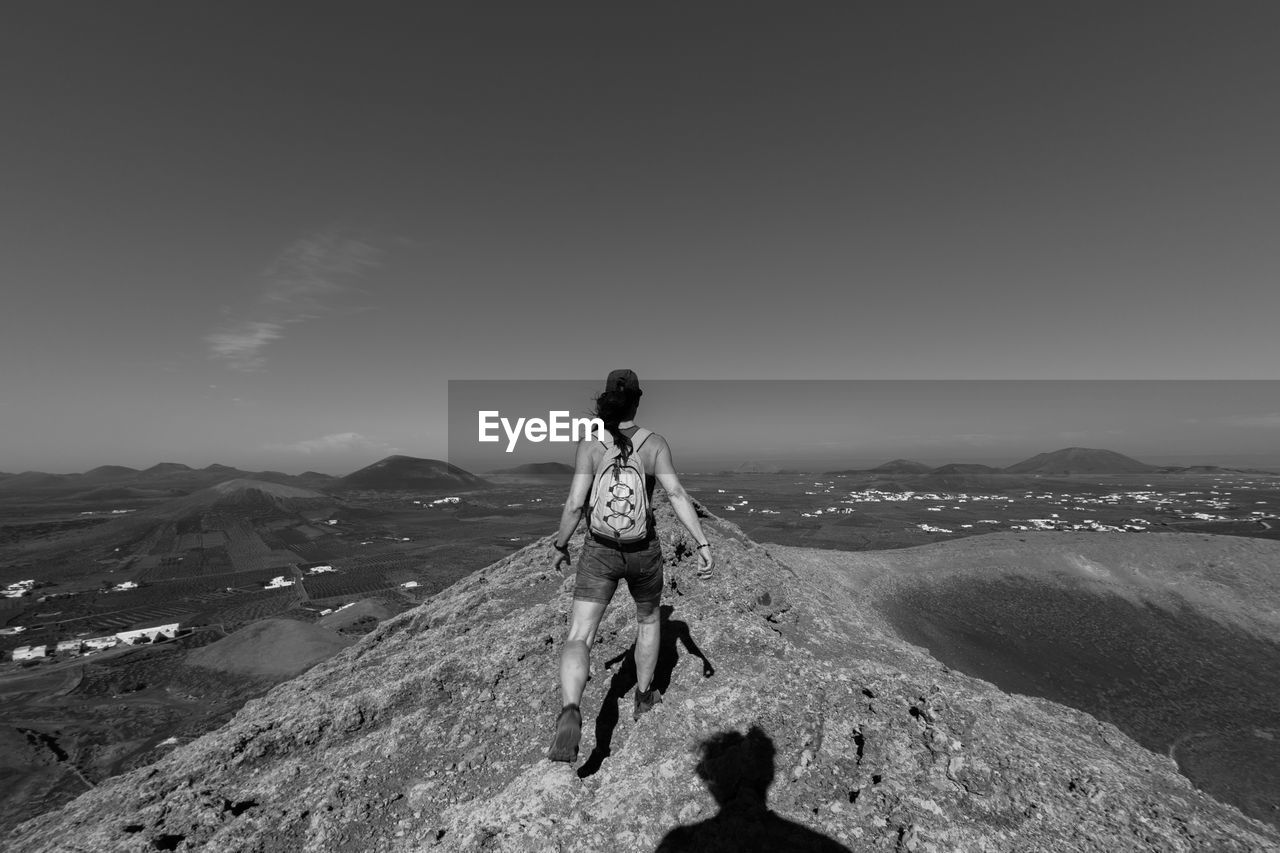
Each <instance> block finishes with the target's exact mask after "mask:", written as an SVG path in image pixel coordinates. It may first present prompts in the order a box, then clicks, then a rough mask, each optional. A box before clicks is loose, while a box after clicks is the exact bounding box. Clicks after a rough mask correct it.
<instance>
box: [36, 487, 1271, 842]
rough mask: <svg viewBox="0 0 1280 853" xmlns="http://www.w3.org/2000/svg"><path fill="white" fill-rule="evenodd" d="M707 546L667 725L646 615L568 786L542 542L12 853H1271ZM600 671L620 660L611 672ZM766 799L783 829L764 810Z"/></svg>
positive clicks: (607, 651) (676, 643)
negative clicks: (638, 645) (559, 739)
mask: <svg viewBox="0 0 1280 853" xmlns="http://www.w3.org/2000/svg"><path fill="white" fill-rule="evenodd" d="M706 525H707V530H708V533H709V535H710V536H711V538H712V541H713V542H714V544H715V547H716V549H717V552H718V555H719V558H720V570H719V573H718V576H717V577H716V578H715V579H713V580H711V581H706V582H700V581H698V580H697V579H696V578H695V577H694V575H693V571H692V569H691V564H692V562H693V561H692V558H691V557H688V556H687V552H686V551H685V549H684V548H683V547H682V541H683V540H682V539H681V537H682V533H681V532H680V531H679V530H678V529H677V527H676V525H674V523H673V521H672V518H671V515H670V511H669V509H668V508H667V507H666V506H663V507H661V508H660V528H661V532H662V536H663V538H664V540H665V548H666V549H667V554H668V559H669V563H668V588H667V591H666V593H665V601H666V603H667V604H668V605H670V606H672V608H673V610H672V611H670V612H669V614H668V618H667V624H666V625H665V628H664V637H665V638H666V639H667V641H668V643H667V645H666V647H665V648H664V651H663V656H662V659H661V660H660V662H659V681H658V683H659V686H665V688H666V689H665V701H664V702H663V704H661V705H659V706H658V707H657V708H656V709H655V710H654V711H653V712H652V713H650V714H648V715H646V716H644V717H642V718H641V719H640V721H639V722H632V720H631V716H630V713H629V711H630V698H629V695H628V693H627V691H628V689H629V687H630V684H631V678H632V677H633V676H632V674H631V670H630V668H629V667H628V666H627V661H626V660H625V657H624V656H625V653H626V651H627V649H628V646H629V645H630V642H631V637H632V632H631V626H630V608H629V606H628V604H627V598H626V594H625V592H623V593H619V597H618V598H617V599H615V605H614V607H612V608H610V613H609V615H608V616H607V617H606V620H605V623H604V625H603V626H602V629H601V634H600V637H599V645H598V646H597V649H596V652H595V654H594V655H593V672H594V674H595V677H594V678H593V680H592V682H591V683H590V684H589V685H588V688H587V694H586V697H585V699H584V713H585V733H584V740H583V749H582V761H581V762H580V763H579V764H578V765H577V767H576V768H571V767H569V766H566V765H559V764H551V763H549V762H547V761H546V760H545V759H544V758H543V755H544V753H545V750H546V746H547V743H548V741H549V736H550V733H551V726H552V721H553V719H554V716H555V713H556V710H557V707H558V700H557V692H558V691H557V674H556V673H557V670H556V666H557V653H558V648H559V640H560V638H561V634H562V632H563V629H564V625H565V616H566V613H567V611H568V606H569V601H570V597H571V589H572V579H571V577H570V576H565V577H562V576H561V575H560V574H559V573H558V572H555V571H553V570H552V569H551V565H552V558H553V552H552V550H551V548H550V537H548V538H547V539H545V540H542V541H541V542H539V543H536V544H534V545H531V546H529V547H528V548H525V549H523V550H522V551H519V552H517V553H515V554H513V555H511V556H510V557H508V558H506V559H503V560H501V561H499V562H498V563H495V564H494V565H492V566H490V567H488V568H486V569H483V570H481V571H479V572H477V573H475V574H473V575H471V576H469V577H467V578H466V579H464V580H463V581H460V582H459V583H457V584H455V585H454V586H453V587H451V588H450V589H448V590H446V591H445V592H443V593H441V594H440V595H438V596H437V597H436V598H434V599H433V600H432V601H430V602H428V603H427V604H424V605H423V606H422V607H419V608H418V609H416V610H413V611H410V612H408V613H404V614H401V615H400V616H398V617H396V618H395V619H392V620H390V621H389V622H387V623H385V624H383V625H382V626H380V627H379V629H377V630H376V631H374V632H373V633H372V634H370V635H368V636H367V637H365V638H364V639H363V640H361V641H360V642H359V643H358V644H356V645H355V646H352V647H350V648H348V649H346V650H344V651H342V652H340V653H339V654H337V655H336V656H334V657H333V658H331V659H329V660H328V661H326V662H324V663H321V664H319V665H317V666H315V667H314V668H312V669H311V670H309V671H308V672H306V673H305V674H303V675H302V676H300V677H299V678H297V679H296V680H294V681H292V682H289V683H286V684H283V685H281V686H279V687H278V688H276V689H275V690H273V691H272V692H271V693H270V694H268V695H267V696H265V697H263V698H261V699H258V700H255V701H253V702H251V703H249V704H248V705H246V706H245V707H244V709H243V710H242V711H241V712H240V714H239V715H238V716H237V717H236V718H235V719H234V720H233V721H232V722H231V723H230V724H228V725H227V726H226V727H224V728H223V729H221V730H219V731H216V732H213V733H211V734H209V735H207V736H205V737H203V738H201V739H199V740H197V741H195V742H193V743H191V744H189V745H187V746H184V747H181V748H179V749H177V750H176V751H175V752H173V753H172V754H171V755H170V756H168V757H167V758H165V759H163V760H162V761H160V762H158V763H157V764H155V765H153V766H152V767H150V768H146V769H143V770H140V771H136V772H133V773H130V774H128V775H125V776H122V777H118V778H116V779H113V780H110V781H109V782H107V783H105V784H103V785H101V786H100V787H98V788H97V789H95V790H93V791H90V792H88V793H86V794H85V795H84V796H82V797H81V798H80V799H78V800H76V801H75V802H73V803H71V804H70V805H68V806H67V807H66V808H64V809H62V810H61V811H59V812H56V813H51V814H47V815H43V816H41V817H40V818H37V819H36V820H33V821H31V822H29V823H27V824H24V825H23V826H22V827H20V828H19V831H18V832H17V834H16V835H15V836H14V837H13V838H12V839H11V842H10V844H11V846H12V847H14V848H15V849H20V850H32V851H55V850H56V851H60V852H61V851H102V850H138V851H141V850H150V849H157V848H159V849H196V848H199V849H210V850H237V851H239V850H260V851H275V850H299V849H302V850H316V851H320V850H324V851H330V850H351V851H356V850H406V851H407V850H482V849H483V850H564V851H598V850H618V851H652V850H655V849H663V850H676V849H699V850H714V849H726V850H753V849H756V850H759V849H815V850H816V849H823V850H840V849H850V850H859V851H862V850H885V851H890V850H894V851H898V850H901V851H938V853H941V851H950V850H983V851H1026V850H1050V849H1052V850H1068V851H1070V850H1081V851H1083V850H1090V851H1115V850H1206V851H1209V850H1213V851H1227V850H1273V849H1280V835H1277V834H1276V833H1275V831H1274V830H1273V829H1272V828H1270V827H1268V826H1265V825H1263V824H1261V823H1258V822H1256V821H1252V820H1250V819H1248V818H1246V817H1244V816H1243V815H1241V814H1240V813H1239V812H1238V811H1236V810H1235V809H1234V808H1231V807H1229V806H1226V805H1223V804H1221V803H1219V802H1217V801H1215V800H1213V799H1211V798H1210V797H1208V796H1207V795H1205V794H1203V793H1201V792H1200V791H1197V790H1196V789H1194V788H1193V787H1192V786H1191V785H1190V784H1189V783H1188V782H1187V781H1186V779H1184V778H1183V777H1182V776H1180V775H1178V773H1177V772H1176V769H1175V765H1174V763H1173V762H1172V761H1171V760H1170V759H1169V758H1167V757H1165V756H1161V755H1156V754H1153V753H1151V752H1149V751H1147V750H1145V749H1143V748H1142V747H1140V746H1139V745H1138V744H1137V743H1135V742H1134V741H1133V740H1131V739H1130V738H1129V737H1127V736H1126V735H1124V734H1123V733H1121V732H1120V731H1119V730H1118V729H1117V728H1116V727H1114V726H1112V725H1110V724H1107V723H1101V722H1099V721H1097V720H1096V719H1094V718H1093V717H1090V716H1088V715H1086V714H1083V713H1080V712H1078V711H1074V710H1071V709H1068V708H1065V707H1062V706H1060V705H1055V704H1053V703H1051V702H1048V701H1044V700H1040V699H1032V698H1026V697H1021V696H1010V695H1007V694H1005V693H1002V692H1000V691H999V690H997V689H996V688H994V687H993V686H992V685H990V684H988V683H986V682H983V681H979V680H977V679H974V678H970V677H967V676H964V675H961V674H959V673H957V672H954V671H951V670H949V669H947V668H946V667H944V666H942V665H940V664H939V663H938V662H936V661H935V660H933V659H932V658H930V657H928V656H927V655H926V654H924V653H923V652H922V651H921V650H920V649H919V648H917V647H915V646H911V645H909V644H907V643H905V642H903V641H902V640H900V639H898V637H897V636H896V635H895V634H894V633H893V631H892V630H891V629H890V628H889V627H888V626H887V625H886V623H885V622H883V621H882V620H880V619H879V618H878V617H876V616H875V614H874V613H873V612H872V609H871V607H870V606H869V605H868V603H867V600H866V599H865V598H862V597H860V595H859V593H858V590H857V589H856V588H852V589H850V588H844V587H842V586H841V585H840V584H838V583H836V582H835V580H834V576H833V575H832V574H831V573H830V572H817V571H813V570H801V571H795V570H793V569H791V568H789V567H787V566H786V565H783V564H782V563H780V562H778V561H777V560H776V559H774V558H772V557H771V556H770V555H769V553H768V551H766V550H765V549H764V548H762V547H761V546H759V545H757V544H755V543H752V542H751V541H749V540H747V539H746V538H745V537H744V536H743V535H742V534H741V532H740V531H738V530H737V529H736V528H735V527H734V526H733V525H731V524H728V523H726V522H723V521H720V520H718V519H713V520H708V521H707V522H706ZM695 650H696V653H695ZM610 659H618V661H619V662H617V663H615V664H613V666H612V668H611V669H609V670H606V669H604V664H605V662H606V661H609V660H610ZM704 659H705V660H704ZM619 697H621V701H619ZM619 712H620V713H619ZM619 717H620V718H621V719H620V720H619ZM708 741H711V743H712V746H711V748H710V750H709V752H708V754H707V755H706V760H703V761H701V763H700V761H699V758H700V753H699V746H700V744H703V743H706V742H708ZM699 768H701V770H700V771H699ZM699 772H701V775H702V776H703V777H705V778H706V779H707V784H704V782H703V780H702V779H700V778H699ZM770 779H772V787H771V788H769V789H768V806H769V808H770V809H772V811H768V810H766V809H765V808H764V804H763V803H762V802H761V800H760V797H759V793H760V789H761V787H762V786H763V785H767V784H768V782H769V780H770ZM708 785H710V786H711V788H712V789H713V790H714V795H713V791H712V790H709V789H708ZM717 796H718V798H719V800H720V801H722V802H723V808H722V809H720V810H719V811H717V809H718V801H717ZM681 827H683V828H681Z"/></svg>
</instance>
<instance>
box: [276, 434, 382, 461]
mask: <svg viewBox="0 0 1280 853" xmlns="http://www.w3.org/2000/svg"><path fill="white" fill-rule="evenodd" d="M264 449H265V450H270V451H284V452H286V453H301V454H303V455H306V456H311V455H316V454H323V453H350V452H353V451H376V452H378V453H398V452H399V448H397V447H392V446H391V445H389V444H387V443H386V442H385V441H381V440H379V439H376V438H371V437H369V436H365V435H361V434H360V433H358V432H334V433H330V434H329V435H322V436H320V437H319V438H307V439H303V440H301V441H295V442H291V443H289V444H269V445H267V446H266V447H265V448H264Z"/></svg>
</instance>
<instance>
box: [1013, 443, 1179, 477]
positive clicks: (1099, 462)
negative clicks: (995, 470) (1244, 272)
mask: <svg viewBox="0 0 1280 853" xmlns="http://www.w3.org/2000/svg"><path fill="white" fill-rule="evenodd" d="M1004 470H1005V473H1006V474H1041V475H1062V474H1142V473H1146V472H1149V471H1157V470H1159V469H1158V468H1157V467H1156V466H1155V465H1148V464H1146V463H1145V462H1139V461H1138V460H1136V459H1131V458H1129V457H1128V456H1125V455H1123V454H1121V453H1116V452H1115V451H1113V450H1094V449H1091V448H1088V447H1067V448H1064V449H1062V450H1055V451H1054V452H1053V453H1041V454H1038V455H1036V456H1032V457H1031V458H1030V459H1024V460H1023V461H1022V462H1019V463H1017V464H1016V465H1010V466H1009V467H1008V468H1005V469H1004Z"/></svg>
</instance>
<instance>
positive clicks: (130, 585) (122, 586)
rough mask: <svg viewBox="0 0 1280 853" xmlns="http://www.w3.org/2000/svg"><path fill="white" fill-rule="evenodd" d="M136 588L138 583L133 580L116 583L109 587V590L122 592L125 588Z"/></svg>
mask: <svg viewBox="0 0 1280 853" xmlns="http://www.w3.org/2000/svg"><path fill="white" fill-rule="evenodd" d="M137 588H138V584H137V583H135V582H134V581H124V582H123V583H118V584H116V585H115V586H113V587H111V591H112V592H124V591H126V590H130V589H137Z"/></svg>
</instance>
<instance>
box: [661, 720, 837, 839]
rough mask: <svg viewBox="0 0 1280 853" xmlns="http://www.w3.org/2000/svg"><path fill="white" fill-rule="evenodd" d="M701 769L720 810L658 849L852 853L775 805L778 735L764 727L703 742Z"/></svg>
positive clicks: (672, 834) (721, 734) (671, 835)
mask: <svg viewBox="0 0 1280 853" xmlns="http://www.w3.org/2000/svg"><path fill="white" fill-rule="evenodd" d="M700 751H701V760H700V761H699V762H698V767H697V773H698V776H699V778H701V779H702V781H703V783H705V784H706V786H707V790H708V791H710V792H711V795H712V796H713V797H715V799H716V803H718V804H719V806H720V811H719V812H717V813H716V815H715V816H714V817H711V818H709V819H707V820H704V821H702V822H700V823H695V824H691V825H689V826H677V827H676V828H675V829H673V830H671V831H670V832H668V833H667V835H666V837H665V838H663V839H662V841H661V842H660V843H659V844H658V848H657V850H656V851H655V853H681V851H689V853H695V851H696V853H703V851H707V853H714V851H726V853H727V851H733V853H773V851H784V850H785V851H787V853H852V851H850V850H849V848H848V847H845V846H844V845H843V844H840V843H839V842H837V841H836V840H835V839H833V838H830V837H828V836H826V835H823V834H822V833H820V832H816V831H814V830H812V829H809V828H808V827H806V826H803V825H801V824H798V823H796V822H795V821H791V820H787V819H786V818H784V817H781V816H780V815H777V814H775V813H774V812H772V811H770V810H769V807H768V805H767V803H768V796H769V786H770V785H771V784H772V783H773V772H774V766H773V758H774V753H775V751H776V750H775V749H774V746H773V740H772V739H771V738H770V737H769V735H767V734H766V733H765V732H764V730H763V729H761V728H760V727H759V726H752V727H751V729H750V730H749V731H748V732H747V733H746V734H745V735H743V734H741V733H739V732H736V731H728V732H719V733H718V734H715V735H712V736H711V737H710V738H708V739H707V740H705V741H703V742H702V744H701V745H700Z"/></svg>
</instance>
